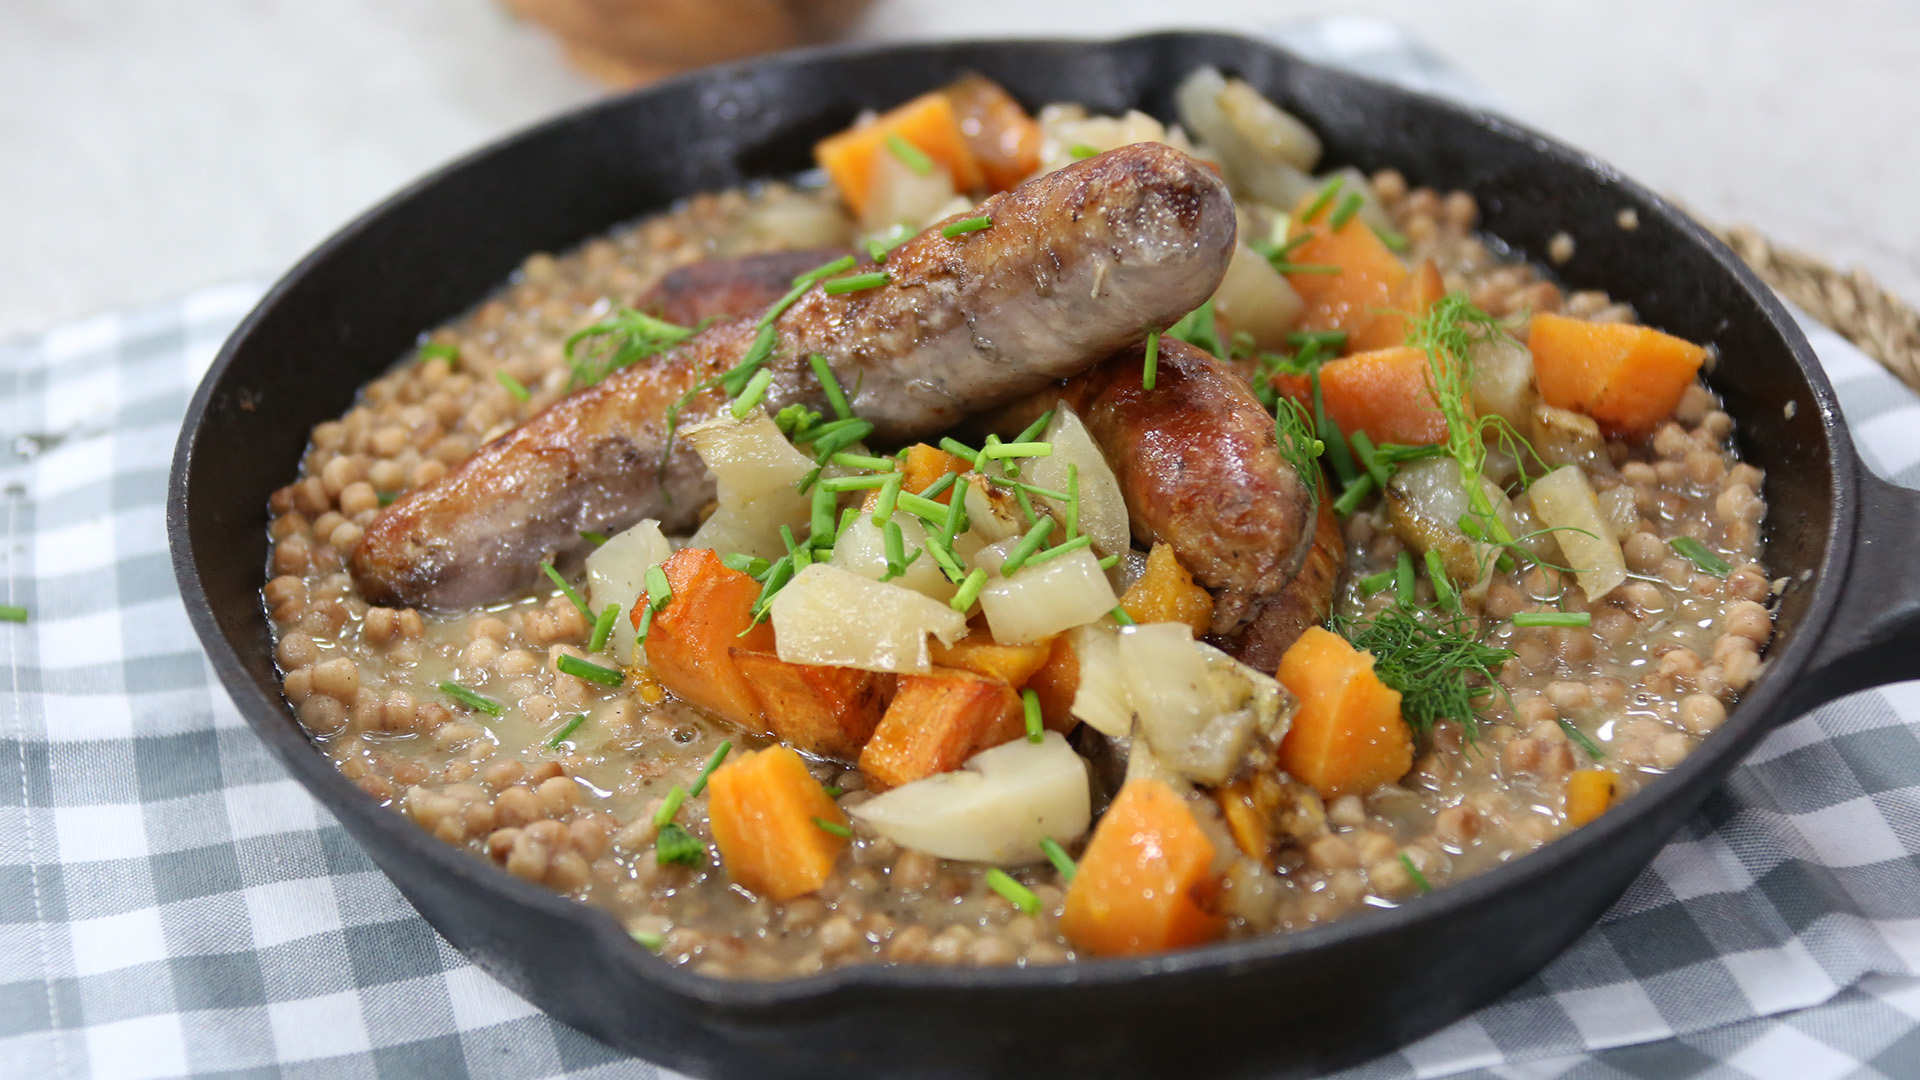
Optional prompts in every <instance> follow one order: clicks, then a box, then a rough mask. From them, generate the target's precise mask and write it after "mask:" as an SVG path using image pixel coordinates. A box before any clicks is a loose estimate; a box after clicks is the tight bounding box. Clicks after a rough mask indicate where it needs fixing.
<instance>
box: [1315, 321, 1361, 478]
mask: <svg viewBox="0 0 1920 1080" xmlns="http://www.w3.org/2000/svg"><path fill="white" fill-rule="evenodd" d="M1312 348H1315V349H1318V348H1319V346H1317V345H1315V346H1312ZM1303 351H1304V350H1303ZM1308 378H1309V379H1310V381H1311V382H1312V384H1313V426H1314V433H1315V434H1317V435H1319V436H1320V442H1321V443H1322V444H1323V449H1324V450H1325V454H1324V456H1323V460H1325V461H1326V463H1327V464H1328V465H1331V466H1333V475H1334V476H1335V477H1337V478H1338V479H1339V481H1340V482H1341V483H1342V484H1352V483H1353V482H1354V480H1355V479H1356V478H1357V477H1359V475H1360V469H1359V467H1358V466H1356V465H1354V463H1353V451H1352V450H1351V449H1349V448H1348V446H1347V435H1346V432H1344V431H1341V430H1340V424H1339V422H1338V421H1336V420H1334V418H1333V417H1331V416H1328V415H1327V405H1326V395H1325V393H1324V392H1323V391H1322V390H1321V388H1320V369H1318V368H1315V369H1313V372H1312V373H1311V374H1310V375H1309V376H1308Z"/></svg>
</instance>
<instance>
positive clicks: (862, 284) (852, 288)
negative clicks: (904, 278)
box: [820, 270, 893, 296]
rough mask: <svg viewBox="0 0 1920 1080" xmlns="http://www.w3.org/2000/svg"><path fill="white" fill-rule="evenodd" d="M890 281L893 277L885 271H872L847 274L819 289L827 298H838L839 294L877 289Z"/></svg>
mask: <svg viewBox="0 0 1920 1080" xmlns="http://www.w3.org/2000/svg"><path fill="white" fill-rule="evenodd" d="M892 280H893V275H892V274H889V273H887V272H886V271H885V270H874V271H871V272H869V273H865V274H848V275H847V276H846V277H843V278H834V279H833V280H831V281H828V282H826V283H825V284H823V285H821V286H820V288H821V289H822V290H824V291H825V292H826V294H827V295H828V296H839V295H840V294H841V293H850V292H860V291H861V290H863V289H877V288H879V287H880V286H882V285H885V284H886V283H887V282H889V281H892Z"/></svg>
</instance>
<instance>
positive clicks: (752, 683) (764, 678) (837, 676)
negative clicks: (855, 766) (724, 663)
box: [731, 648, 894, 761]
mask: <svg viewBox="0 0 1920 1080" xmlns="http://www.w3.org/2000/svg"><path fill="white" fill-rule="evenodd" d="M731 655H732V657H733V662H734V663H735V664H736V665H738V666H739V668H740V673H741V674H742V675H743V676H745V677H746V680H747V685H748V686H749V687H750V688H751V689H752V690H753V694H754V697H755V698H756V699H757V700H758V701H759V702H760V711H761V715H762V716H764V717H765V718H766V724H767V728H768V729H769V730H770V731H771V732H772V733H773V737H774V738H776V739H779V740H780V741H781V742H783V743H786V744H787V745H788V746H791V747H793V748H794V749H796V750H799V751H801V752H803V753H808V754H815V755H818V756H820V757H830V758H837V759H839V760H841V761H854V760H857V759H858V758H859V756H860V748H861V747H863V746H865V745H867V740H868V739H869V738H872V737H873V729H874V727H875V726H876V725H878V724H879V723H880V717H881V716H882V715H884V714H885V713H886V711H887V702H888V701H890V700H892V698H893V683H894V678H893V676H892V675H890V674H887V673H886V672H879V671H862V670H860V669H859V668H849V667H830V666H826V665H822V664H790V663H788V662H787V661H785V660H782V659H780V658H779V657H778V656H775V655H774V654H773V653H766V652H753V651H750V650H747V649H739V648H736V649H733V650H731Z"/></svg>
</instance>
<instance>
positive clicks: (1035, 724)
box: [1020, 689, 1047, 742]
mask: <svg viewBox="0 0 1920 1080" xmlns="http://www.w3.org/2000/svg"><path fill="white" fill-rule="evenodd" d="M1020 704H1021V705H1022V706H1023V707H1024V708H1025V709H1026V713H1027V741H1028V742H1039V741H1041V740H1042V739H1044V738H1045V737H1046V734H1047V728H1046V724H1045V722H1044V721H1043V720H1042V718H1041V716H1040V695H1039V694H1036V693H1034V692H1033V691H1032V690H1030V689H1029V690H1022V691H1020Z"/></svg>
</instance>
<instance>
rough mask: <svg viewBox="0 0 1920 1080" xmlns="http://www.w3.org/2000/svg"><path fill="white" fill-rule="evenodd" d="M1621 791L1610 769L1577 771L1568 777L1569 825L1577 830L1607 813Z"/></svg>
mask: <svg viewBox="0 0 1920 1080" xmlns="http://www.w3.org/2000/svg"><path fill="white" fill-rule="evenodd" d="M1619 790H1620V781H1619V778H1618V777H1616V776H1614V775H1613V772H1612V770H1610V769H1575V770H1574V771H1573V775H1572V776H1569V777H1567V803H1566V813H1567V824H1568V825H1570V826H1572V827H1573V828H1576V829H1577V828H1579V827H1580V826H1582V825H1585V824H1586V823H1588V822H1590V821H1592V820H1593V819H1594V818H1597V817H1599V816H1600V815H1601V814H1604V813H1606V812H1607V809H1608V808H1609V807H1611V806H1612V805H1613V799H1614V796H1615V795H1616V794H1617V793H1618V792H1619Z"/></svg>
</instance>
